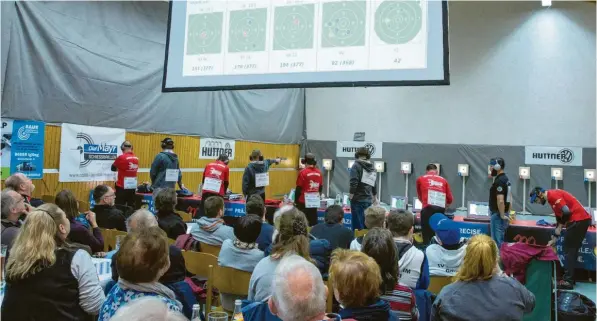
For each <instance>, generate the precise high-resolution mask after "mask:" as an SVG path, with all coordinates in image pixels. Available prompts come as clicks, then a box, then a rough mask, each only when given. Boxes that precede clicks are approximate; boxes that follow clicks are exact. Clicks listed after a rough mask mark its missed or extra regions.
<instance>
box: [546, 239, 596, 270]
mask: <svg viewBox="0 0 597 321" xmlns="http://www.w3.org/2000/svg"><path fill="white" fill-rule="evenodd" d="M565 239H566V230H565V229H564V230H562V237H559V238H558V240H557V242H556V250H557V252H558V257H559V258H560V262H562V264H564V265H566V253H565V252H564V240H565ZM596 252H597V248H596V247H595V232H587V234H586V235H585V238H584V240H582V245H581V246H580V249H578V253H579V255H578V257H577V260H578V262H577V263H576V267H577V268H578V267H583V268H584V269H585V270H589V271H595V268H596V266H595V259H596V254H597V253H596Z"/></svg>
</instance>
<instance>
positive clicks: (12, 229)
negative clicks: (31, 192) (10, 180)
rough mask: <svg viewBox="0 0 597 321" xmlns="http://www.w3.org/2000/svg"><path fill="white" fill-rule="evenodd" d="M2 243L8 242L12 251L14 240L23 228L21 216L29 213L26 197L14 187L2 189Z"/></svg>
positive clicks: (8, 247)
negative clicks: (13, 188)
mask: <svg viewBox="0 0 597 321" xmlns="http://www.w3.org/2000/svg"><path fill="white" fill-rule="evenodd" d="M1 202H2V206H1V207H2V244H6V246H7V250H8V251H9V252H10V249H11V248H12V244H13V242H14V240H15V239H16V238H17V235H19V231H20V230H21V225H22V224H21V221H20V220H19V217H21V215H23V214H26V213H27V209H26V207H25V198H23V196H22V195H21V194H19V193H17V192H15V191H14V190H12V189H9V188H6V189H4V190H3V191H2V201H1Z"/></svg>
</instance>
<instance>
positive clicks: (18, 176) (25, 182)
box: [4, 173, 44, 210]
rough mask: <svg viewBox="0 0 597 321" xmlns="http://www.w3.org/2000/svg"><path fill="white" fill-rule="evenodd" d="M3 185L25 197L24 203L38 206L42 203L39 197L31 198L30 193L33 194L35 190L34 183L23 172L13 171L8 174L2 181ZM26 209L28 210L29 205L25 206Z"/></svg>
mask: <svg viewBox="0 0 597 321" xmlns="http://www.w3.org/2000/svg"><path fill="white" fill-rule="evenodd" d="M4 185H6V188H10V189H12V190H14V191H15V192H17V193H19V194H21V195H22V196H23V198H24V199H25V204H27V205H31V206H32V207H38V206H40V205H42V204H43V203H44V202H43V201H42V200H40V199H37V198H31V195H33V190H35V185H33V181H32V180H31V179H30V178H29V177H27V176H26V175H25V174H23V173H15V174H12V175H10V176H9V177H8V178H7V179H6V180H5V181H4ZM27 210H29V206H27Z"/></svg>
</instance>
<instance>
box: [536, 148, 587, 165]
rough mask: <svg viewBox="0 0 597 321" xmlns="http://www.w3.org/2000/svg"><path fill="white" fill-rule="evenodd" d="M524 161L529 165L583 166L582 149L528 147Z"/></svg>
mask: <svg viewBox="0 0 597 321" xmlns="http://www.w3.org/2000/svg"><path fill="white" fill-rule="evenodd" d="M524 161H525V164H528V165H558V166H582V147H547V146H526V147H525V148H524Z"/></svg>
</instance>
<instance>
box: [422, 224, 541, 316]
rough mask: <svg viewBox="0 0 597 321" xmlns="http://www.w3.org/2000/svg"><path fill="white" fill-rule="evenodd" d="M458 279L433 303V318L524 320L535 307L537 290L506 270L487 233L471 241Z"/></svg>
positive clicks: (445, 288) (495, 246)
mask: <svg viewBox="0 0 597 321" xmlns="http://www.w3.org/2000/svg"><path fill="white" fill-rule="evenodd" d="M454 279H455V282H454V283H452V284H450V285H447V286H445V287H444V288H443V289H442V290H441V292H440V293H439V294H438V296H437V298H436V299H435V301H434V302H433V307H432V310H431V320H439V321H451V320H471V321H472V320H483V321H502V320H522V319H523V316H524V314H525V313H529V312H531V311H533V308H534V307H535V296H534V295H533V293H531V292H530V291H529V290H527V289H526V288H525V287H524V286H523V285H522V284H520V283H519V282H518V281H517V280H516V279H514V278H511V277H508V276H507V275H505V274H503V273H502V271H501V270H500V267H499V265H498V248H497V245H496V244H495V242H494V241H493V240H492V239H491V238H490V237H489V236H487V235H483V234H477V235H475V236H473V237H472V238H471V239H470V240H469V242H468V245H467V247H466V254H465V255H464V261H463V262H462V266H460V269H459V270H458V273H456V276H455V277H454Z"/></svg>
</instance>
